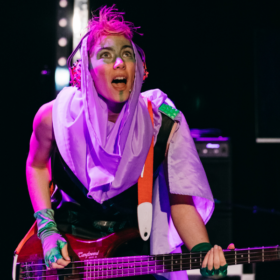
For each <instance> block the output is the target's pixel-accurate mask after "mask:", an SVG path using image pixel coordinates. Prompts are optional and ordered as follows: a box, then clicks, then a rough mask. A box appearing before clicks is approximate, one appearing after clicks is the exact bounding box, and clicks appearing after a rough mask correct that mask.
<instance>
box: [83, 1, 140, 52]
mask: <svg viewBox="0 0 280 280" xmlns="http://www.w3.org/2000/svg"><path fill="white" fill-rule="evenodd" d="M123 15H124V13H123V12H118V9H116V8H115V5H113V6H112V7H107V6H104V7H101V8H100V10H99V17H97V16H94V15H93V17H92V19H91V20H90V21H89V24H88V29H89V31H90V34H89V36H88V42H87V49H88V52H90V51H91V50H92V48H93V46H94V43H95V42H96V41H97V40H98V39H99V38H100V37H101V36H104V35H105V36H109V35H123V36H124V37H125V38H127V39H128V40H132V37H133V32H135V31H136V30H137V29H138V28H139V27H135V26H134V24H133V23H132V22H129V21H125V20H124V18H123Z"/></svg>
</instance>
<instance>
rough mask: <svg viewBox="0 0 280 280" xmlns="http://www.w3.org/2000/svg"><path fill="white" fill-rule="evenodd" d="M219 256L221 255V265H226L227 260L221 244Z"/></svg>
mask: <svg viewBox="0 0 280 280" xmlns="http://www.w3.org/2000/svg"><path fill="white" fill-rule="evenodd" d="M219 256H220V265H221V266H224V265H226V263H227V261H226V259H225V255H224V252H223V249H222V248H221V247H220V246H219Z"/></svg>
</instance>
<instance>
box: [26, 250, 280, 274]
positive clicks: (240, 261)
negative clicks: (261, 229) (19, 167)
mask: <svg viewBox="0 0 280 280" xmlns="http://www.w3.org/2000/svg"><path fill="white" fill-rule="evenodd" d="M271 257H273V260H275V259H276V258H278V255H277V254H272V255H266V256H264V259H265V260H266V261H268V258H271ZM275 257H276V258H275ZM244 259H247V257H243V260H244ZM262 259H263V258H262V256H252V257H250V262H254V261H258V260H260V261H262ZM174 261H176V260H173V265H174V266H178V265H180V263H182V265H187V266H189V265H190V263H189V262H188V261H189V259H188V258H183V259H182V262H180V261H179V260H177V261H179V263H174ZM184 261H187V262H186V263H184ZM151 262H152V263H153V264H152V265H151V267H153V266H162V267H166V266H168V265H171V262H172V261H171V260H165V264H164V265H162V264H161V262H162V260H154V261H148V263H151ZM227 262H233V263H234V262H235V258H232V259H228V260H227ZM144 263H147V262H144ZM239 263H248V261H247V260H246V261H244V262H242V260H238V264H239ZM120 264H121V263H118V265H117V264H112V265H113V269H112V270H108V265H104V264H101V265H99V270H93V271H92V272H93V273H94V272H96V273H97V272H101V271H106V270H107V271H119V270H123V269H134V268H141V266H137V264H142V263H132V262H131V263H130V265H131V267H129V265H128V264H129V263H123V264H127V265H128V266H127V267H123V266H122V268H117V266H120ZM142 265H143V264H142ZM196 265H198V266H197V267H198V268H199V267H200V266H201V264H200V262H197V263H193V264H192V266H196ZM114 266H115V267H116V268H114ZM83 268H89V267H88V266H81V267H75V268H74V270H78V269H83ZM90 268H92V266H91V265H90ZM100 268H102V269H101V270H100ZM143 268H144V269H145V267H143ZM70 269H72V268H63V269H58V270H59V271H63V270H70ZM55 271H56V270H55ZM38 272H52V270H27V271H22V272H21V274H26V273H38ZM81 273H83V272H81ZM67 275H73V274H67ZM24 279H25V278H24ZM26 279H31V278H26Z"/></svg>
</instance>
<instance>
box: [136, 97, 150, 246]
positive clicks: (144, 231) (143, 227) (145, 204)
mask: <svg viewBox="0 0 280 280" xmlns="http://www.w3.org/2000/svg"><path fill="white" fill-rule="evenodd" d="M144 100H145V102H146V104H147V107H148V111H149V115H150V118H151V121H152V124H153V126H154V118H153V109H152V103H151V101H150V100H148V99H145V98H144ZM153 164H154V136H153V137H152V142H151V145H150V149H149V152H148V155H147V158H146V161H145V164H144V166H143V170H142V173H141V175H140V177H139V179H138V207H137V217H138V227H139V232H140V236H141V238H142V239H143V240H145V241H146V240H148V239H149V237H150V234H151V229H152V217H153V205H152V193H153Z"/></svg>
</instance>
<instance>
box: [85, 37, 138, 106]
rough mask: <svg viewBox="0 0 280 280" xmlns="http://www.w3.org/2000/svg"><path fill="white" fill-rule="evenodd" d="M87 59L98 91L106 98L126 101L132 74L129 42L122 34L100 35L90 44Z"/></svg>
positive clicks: (133, 67) (132, 65) (119, 101)
mask: <svg viewBox="0 0 280 280" xmlns="http://www.w3.org/2000/svg"><path fill="white" fill-rule="evenodd" d="M89 60H90V62H89V63H90V66H89V68H90V69H89V71H90V74H91V77H92V79H93V82H94V84H95V87H96V90H97V92H98V94H100V95H102V96H103V97H105V99H107V100H108V101H109V102H116V103H122V102H125V101H127V99H128V98H129V95H130V90H131V89H132V87H133V81H134V75H135V58H134V52H133V48H132V45H131V42H130V41H129V40H128V39H126V38H125V37H124V36H122V35H110V36H102V37H101V38H100V39H99V40H98V41H97V42H96V44H95V45H94V47H93V49H92V51H91V53H90V56H89Z"/></svg>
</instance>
